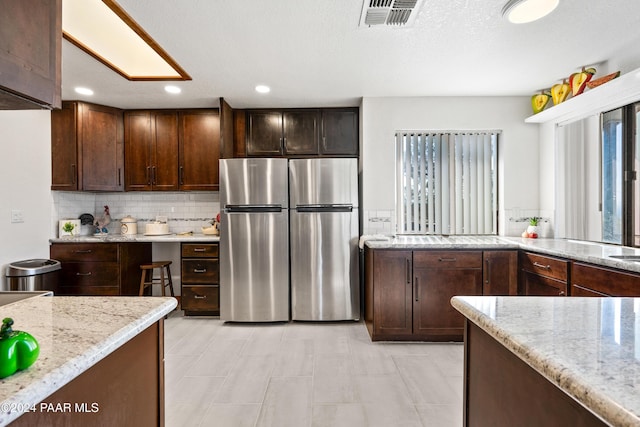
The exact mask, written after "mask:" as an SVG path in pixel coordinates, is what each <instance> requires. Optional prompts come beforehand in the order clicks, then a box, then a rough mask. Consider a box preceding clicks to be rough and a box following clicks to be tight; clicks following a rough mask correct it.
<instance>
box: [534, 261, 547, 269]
mask: <svg viewBox="0 0 640 427" xmlns="http://www.w3.org/2000/svg"><path fill="white" fill-rule="evenodd" d="M533 266H534V267H538V268H542V269H544V270H551V266H550V265H548V264H547V265H543V264H540V263H539V262H534V263H533Z"/></svg>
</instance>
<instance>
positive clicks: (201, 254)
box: [180, 242, 220, 316]
mask: <svg viewBox="0 0 640 427" xmlns="http://www.w3.org/2000/svg"><path fill="white" fill-rule="evenodd" d="M181 254H182V258H181V261H182V265H181V267H182V268H181V291H182V292H181V299H180V304H181V307H182V309H183V310H184V314H185V315H186V316H194V315H207V316H219V315H220V280H219V270H220V266H219V262H218V243H213V242H212V243H182V248H181Z"/></svg>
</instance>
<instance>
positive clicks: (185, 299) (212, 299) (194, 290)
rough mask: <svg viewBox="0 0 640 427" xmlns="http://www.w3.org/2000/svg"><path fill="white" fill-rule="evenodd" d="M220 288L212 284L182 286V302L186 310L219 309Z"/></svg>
mask: <svg viewBox="0 0 640 427" xmlns="http://www.w3.org/2000/svg"><path fill="white" fill-rule="evenodd" d="M219 291H220V288H219V287H218V286H217V285H212V286H184V285H183V286H182V297H181V300H180V304H181V306H182V309H183V310H186V311H219V310H220V292H219Z"/></svg>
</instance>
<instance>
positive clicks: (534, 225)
mask: <svg viewBox="0 0 640 427" xmlns="http://www.w3.org/2000/svg"><path fill="white" fill-rule="evenodd" d="M541 219H542V218H540V217H539V216H533V217H531V218H529V226H528V227H527V229H526V231H525V232H524V233H522V235H523V237H529V238H531V239H536V238H537V237H538V223H539V222H540V220H541ZM525 233H526V236H525Z"/></svg>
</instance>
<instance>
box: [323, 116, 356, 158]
mask: <svg viewBox="0 0 640 427" xmlns="http://www.w3.org/2000/svg"><path fill="white" fill-rule="evenodd" d="M358 143H359V138H358V109H357V108H344V109H338V108H336V109H325V110H322V139H321V144H320V154H324V155H336V156H357V155H358Z"/></svg>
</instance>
